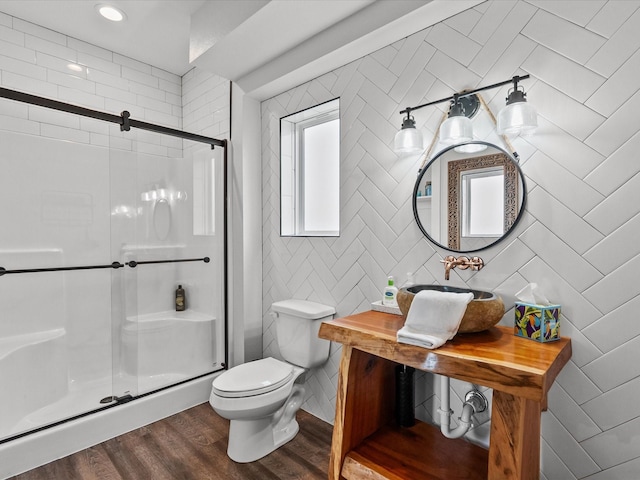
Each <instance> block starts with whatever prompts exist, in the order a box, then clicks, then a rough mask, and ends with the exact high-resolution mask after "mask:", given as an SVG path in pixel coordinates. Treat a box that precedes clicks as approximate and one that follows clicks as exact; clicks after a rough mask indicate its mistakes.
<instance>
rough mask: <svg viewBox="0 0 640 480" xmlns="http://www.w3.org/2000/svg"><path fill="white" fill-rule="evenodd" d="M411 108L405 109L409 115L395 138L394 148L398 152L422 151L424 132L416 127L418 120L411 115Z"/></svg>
mask: <svg viewBox="0 0 640 480" xmlns="http://www.w3.org/2000/svg"><path fill="white" fill-rule="evenodd" d="M411 110H412V109H410V108H407V109H406V110H405V112H406V114H407V117H406V118H405V119H404V120H403V121H402V128H401V129H400V131H399V132H398V133H396V136H395V138H394V139H393V149H394V150H395V152H396V153H401V154H405V155H411V154H415V153H422V149H423V148H424V147H423V143H422V133H420V131H419V130H418V129H417V128H416V121H415V119H414V118H413V117H412V116H411Z"/></svg>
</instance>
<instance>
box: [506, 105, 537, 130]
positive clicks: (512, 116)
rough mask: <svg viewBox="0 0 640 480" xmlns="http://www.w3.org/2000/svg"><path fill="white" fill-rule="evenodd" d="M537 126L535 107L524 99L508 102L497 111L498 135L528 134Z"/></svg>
mask: <svg viewBox="0 0 640 480" xmlns="http://www.w3.org/2000/svg"><path fill="white" fill-rule="evenodd" d="M537 127H538V115H537V114H536V109H535V108H533V107H532V106H531V105H529V104H528V103H527V102H526V101H522V102H514V103H510V104H509V105H507V106H506V107H504V108H503V109H502V110H500V112H499V113H498V134H500V135H508V136H517V135H530V134H531V133H533V131H534V130H535V129H536V128H537Z"/></svg>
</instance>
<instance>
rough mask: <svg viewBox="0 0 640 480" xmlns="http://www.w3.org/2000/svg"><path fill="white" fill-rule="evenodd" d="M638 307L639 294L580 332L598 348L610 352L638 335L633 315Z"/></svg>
mask: <svg viewBox="0 0 640 480" xmlns="http://www.w3.org/2000/svg"><path fill="white" fill-rule="evenodd" d="M638 307H640V296H637V297H634V298H632V299H631V300H630V301H628V302H626V303H623V304H622V305H621V306H620V307H618V308H616V309H614V310H612V311H611V312H609V313H607V314H606V315H604V316H603V317H602V318H600V319H599V320H598V321H596V322H594V323H593V324H591V325H589V326H588V327H587V328H585V329H583V331H582V332H583V333H584V335H585V336H586V337H587V338H588V339H589V340H591V342H593V344H594V345H595V346H596V347H598V348H599V349H600V350H602V351H603V352H610V351H611V350H614V349H615V348H618V347H620V346H621V345H624V343H625V342H627V341H628V340H629V339H630V338H634V337H636V336H638V335H640V326H639V325H638V323H639V322H637V320H636V316H635V315H636V312H637V311H638Z"/></svg>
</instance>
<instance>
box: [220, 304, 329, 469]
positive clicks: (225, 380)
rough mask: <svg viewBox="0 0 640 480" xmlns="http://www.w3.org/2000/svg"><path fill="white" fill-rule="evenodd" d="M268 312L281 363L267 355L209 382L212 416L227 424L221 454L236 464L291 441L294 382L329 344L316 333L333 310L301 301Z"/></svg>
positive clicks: (296, 395)
mask: <svg viewBox="0 0 640 480" xmlns="http://www.w3.org/2000/svg"><path fill="white" fill-rule="evenodd" d="M271 308H272V315H273V316H274V317H275V323H276V337H277V340H278V346H279V347H280V353H281V355H282V357H283V358H284V360H285V361H281V360H277V359H275V358H271V357H268V358H263V359H262V360H255V361H253V362H248V363H244V364H242V365H238V366H237V367H234V368H232V369H230V370H228V371H226V372H224V373H223V374H222V375H220V376H219V377H217V378H216V379H215V380H214V381H213V389H212V391H211V397H210V399H209V403H210V404H211V406H212V407H213V409H214V410H215V411H216V412H217V413H218V415H220V416H221V417H224V418H227V419H229V420H231V423H230V427H229V446H228V448H227V454H228V455H229V458H231V459H232V460H234V461H236V462H239V463H246V462H253V461H255V460H258V459H260V458H262V457H264V456H265V455H267V454H269V453H271V452H273V451H274V450H275V449H276V448H278V447H280V446H281V445H283V444H285V443H287V442H288V441H289V440H291V439H292V438H293V437H295V435H296V433H298V422H297V421H296V412H297V411H298V409H299V408H300V406H301V405H302V402H303V400H304V387H303V386H302V385H299V384H295V385H294V382H295V381H296V379H297V378H298V377H299V376H300V375H301V374H302V373H304V372H305V371H306V370H307V369H309V368H313V367H317V366H320V365H322V364H323V363H325V362H326V361H327V359H328V358H329V347H330V345H331V343H330V342H329V341H327V340H322V339H320V338H318V330H319V328H320V323H321V322H322V320H328V319H330V318H331V317H332V316H333V314H335V313H336V311H335V308H333V307H329V306H326V305H321V304H319V303H315V302H309V301H307V300H284V301H281V302H275V303H274V304H273V305H272V306H271Z"/></svg>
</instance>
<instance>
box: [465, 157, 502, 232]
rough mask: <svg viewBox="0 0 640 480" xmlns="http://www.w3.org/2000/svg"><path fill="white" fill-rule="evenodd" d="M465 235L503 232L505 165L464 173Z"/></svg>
mask: <svg viewBox="0 0 640 480" xmlns="http://www.w3.org/2000/svg"><path fill="white" fill-rule="evenodd" d="M461 182H462V185H461V186H462V236H463V237H500V236H502V235H503V234H504V173H503V169H502V168H497V169H496V168H492V169H485V170H476V171H470V172H468V173H463V174H462V175H461Z"/></svg>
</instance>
